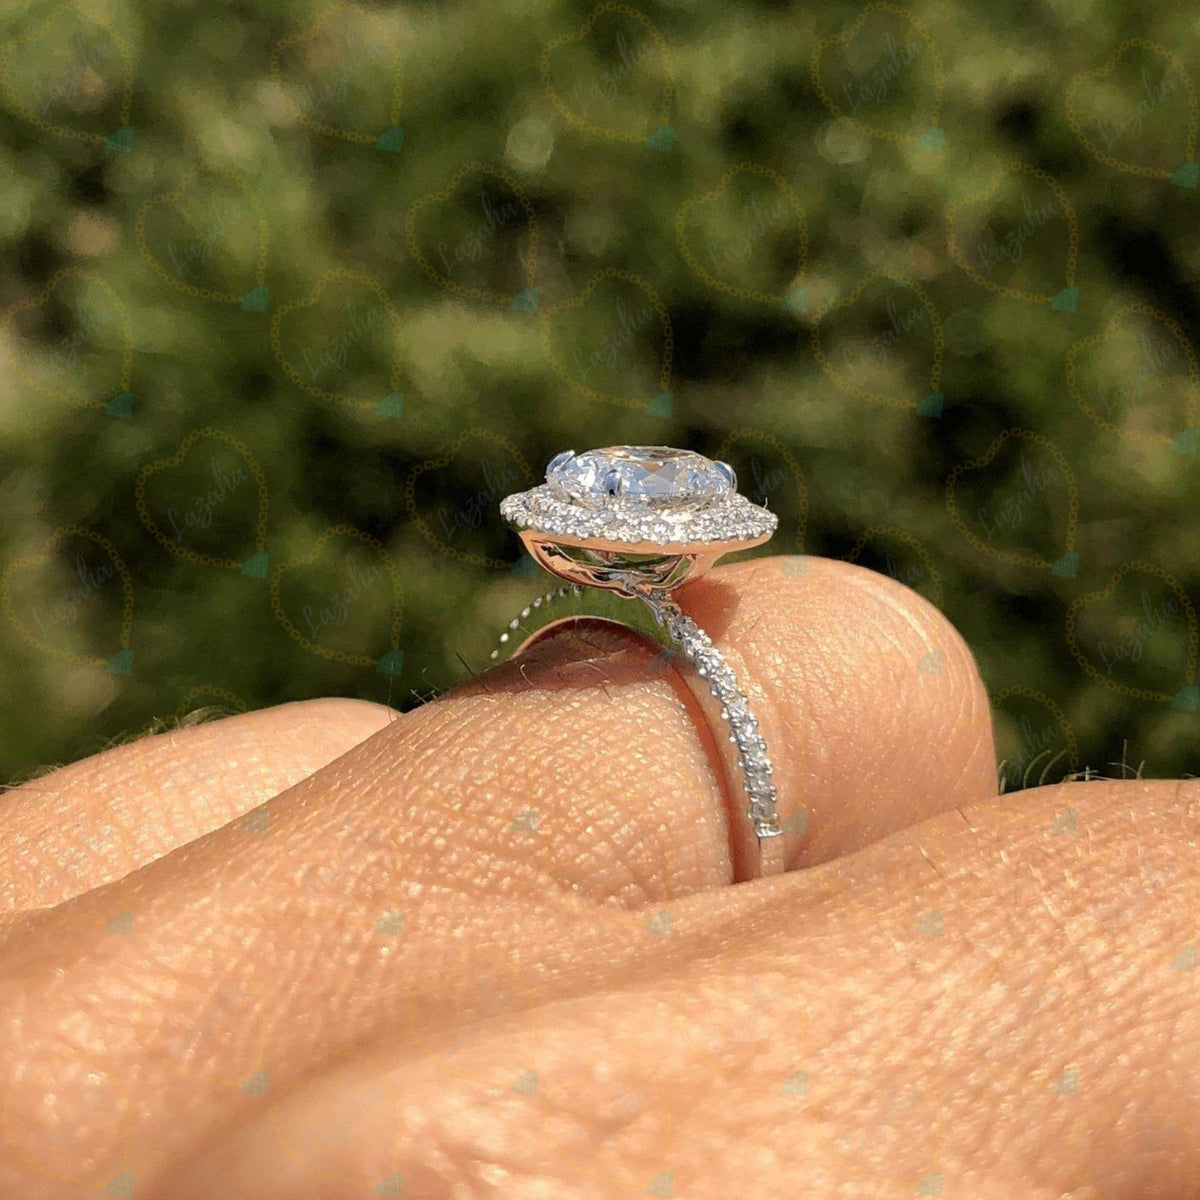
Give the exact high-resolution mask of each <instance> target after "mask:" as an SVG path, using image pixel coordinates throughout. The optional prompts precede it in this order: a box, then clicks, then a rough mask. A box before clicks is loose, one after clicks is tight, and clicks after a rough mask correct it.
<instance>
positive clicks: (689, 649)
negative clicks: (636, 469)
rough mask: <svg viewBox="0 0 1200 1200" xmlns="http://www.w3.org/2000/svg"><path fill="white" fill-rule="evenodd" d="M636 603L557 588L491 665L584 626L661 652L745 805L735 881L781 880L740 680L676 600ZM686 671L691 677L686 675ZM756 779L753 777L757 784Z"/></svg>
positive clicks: (508, 636) (530, 610)
mask: <svg viewBox="0 0 1200 1200" xmlns="http://www.w3.org/2000/svg"><path fill="white" fill-rule="evenodd" d="M639 598H640V599H641V600H643V601H644V603H634V602H632V601H631V600H630V599H625V598H622V597H620V596H619V595H618V594H617V593H615V592H612V591H604V590H601V589H595V588H587V589H586V592H585V591H584V589H582V588H580V587H579V586H578V585H571V584H568V585H566V586H562V587H558V588H554V589H552V590H550V591H548V592H546V593H544V594H543V595H541V596H539V597H537V598H536V600H534V601H533V602H532V603H531V604H530V605H528V606H527V607H526V608H525V609H524V610H522V613H521V615H520V617H519V618H517V619H515V620H513V621H510V622H509V631H508V632H506V633H505V634H504V635H503V636H502V638H501V647H500V649H499V650H495V651H493V652H492V658H493V661H503V660H505V659H507V658H510V657H517V656H519V655H520V654H521V653H522V652H523V651H524V650H526V649H527V648H528V647H529V646H530V645H532V644H533V643H534V642H536V641H540V640H541V639H542V638H543V637H545V636H546V635H547V634H548V633H549V632H550V631H551V630H552V629H556V628H561V627H562V626H564V625H569V624H571V623H573V622H582V621H587V622H589V623H591V622H597V621H600V622H606V623H609V624H614V625H617V626H620V627H623V628H626V629H630V630H632V631H633V632H635V633H638V634H640V635H642V636H643V637H645V638H646V639H647V640H649V641H650V642H652V643H653V644H655V645H657V646H658V647H659V648H660V649H661V651H663V659H662V661H663V665H664V666H665V665H666V664H667V663H669V664H670V665H671V666H672V667H673V668H674V669H675V670H676V671H677V672H678V673H679V675H680V677H681V678H682V679H683V680H684V682H685V684H686V686H687V687H688V688H689V690H690V691H691V693H692V695H693V697H694V698H695V700H696V701H697V702H698V703H699V705H700V707H701V708H702V709H704V710H705V718H706V721H705V723H706V724H707V725H708V728H709V731H710V732H711V733H713V734H714V740H715V741H716V743H717V744H718V750H719V751H720V753H721V759H722V771H723V774H724V777H725V785H726V786H725V789H724V790H725V791H726V793H727V794H728V795H731V796H734V797H740V801H741V802H740V803H739V801H738V800H737V799H735V800H734V802H733V804H731V806H730V807H731V809H732V810H733V811H731V812H730V814H729V819H730V825H731V829H730V833H731V835H732V847H733V849H734V852H735V878H736V879H740V880H745V879H753V878H756V877H758V876H769V875H776V874H780V873H781V872H782V871H783V870H784V867H785V853H786V851H785V839H784V836H783V835H782V830H781V827H780V824H779V820H778V817H777V815H776V813H775V804H774V801H775V796H774V788H773V787H771V785H770V782H769V776H767V775H765V774H763V771H764V764H765V771H766V772H769V771H770V765H769V759H767V757H766V745H765V743H764V742H763V741H762V738H761V735H759V734H758V732H757V722H756V721H755V720H754V717H753V715H752V714H751V713H750V711H749V709H748V707H747V702H746V698H745V696H744V693H743V692H742V690H741V688H740V684H739V682H738V680H737V677H736V676H735V675H734V673H733V672H732V670H731V669H730V668H729V667H728V666H727V665H726V664H725V663H724V660H723V658H722V657H721V655H720V653H719V651H717V650H716V648H715V647H713V645H712V642H711V640H710V639H709V638H708V637H707V635H706V634H704V632H703V630H701V629H699V627H698V626H696V625H695V623H694V622H692V621H691V620H690V618H688V617H687V616H686V615H685V614H683V613H682V611H681V610H679V608H678V607H677V606H676V605H675V604H674V602H673V601H672V600H670V599H669V598H668V597H667V596H665V595H659V596H647V595H641V596H639ZM514 635H515V636H514ZM656 661H658V660H657V659H656ZM689 666H690V667H691V669H689V670H684V669H683V668H685V667H689ZM701 683H704V684H706V685H707V686H706V687H702V686H700V684H701ZM751 771H754V772H756V773H755V774H754V775H753V776H752V775H751V774H750V772H751ZM739 775H740V776H741V779H740V781H739ZM764 788H765V789H766V791H765V793H764Z"/></svg>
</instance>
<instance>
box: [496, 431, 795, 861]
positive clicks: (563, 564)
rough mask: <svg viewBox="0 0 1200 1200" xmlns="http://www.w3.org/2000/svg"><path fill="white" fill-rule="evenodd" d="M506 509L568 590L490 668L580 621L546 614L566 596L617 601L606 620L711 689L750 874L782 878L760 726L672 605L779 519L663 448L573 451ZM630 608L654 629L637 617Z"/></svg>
mask: <svg viewBox="0 0 1200 1200" xmlns="http://www.w3.org/2000/svg"><path fill="white" fill-rule="evenodd" d="M500 512H501V515H502V516H503V517H504V518H505V519H506V520H507V521H508V522H509V524H510V525H511V526H512V527H513V528H514V529H516V530H517V532H518V533H519V534H520V536H521V540H522V541H523V542H524V543H525V547H526V549H527V550H528V551H529V553H530V555H531V556H532V557H533V559H534V560H535V561H536V562H537V563H539V564H540V565H541V566H543V567H544V568H545V569H546V570H547V571H549V572H551V573H552V574H553V575H556V576H558V577H559V578H560V579H563V580H565V581H566V583H565V585H564V586H561V587H559V588H557V589H556V590H552V591H549V592H546V593H545V594H544V595H541V596H538V597H537V598H536V599H535V600H534V601H533V602H532V603H531V604H530V605H529V606H528V607H526V608H525V609H524V610H523V611H522V612H521V614H520V616H519V617H516V618H514V619H513V620H512V621H510V622H509V628H508V631H507V632H505V633H504V634H502V635H501V637H500V643H501V644H500V647H499V648H498V649H496V650H494V651H492V658H493V660H500V659H503V658H507V657H509V656H510V655H515V654H518V653H520V650H521V649H522V647H524V646H525V645H528V644H529V642H530V641H531V640H532V639H533V638H534V637H540V636H542V635H543V634H544V633H545V631H546V629H548V628H550V627H551V625H555V626H556V625H559V624H562V623H563V621H571V620H578V619H580V617H578V616H573V617H566V618H561V617H560V618H558V619H553V617H552V616H551V614H550V613H547V612H546V610H547V608H548V607H549V608H551V609H552V610H553V613H554V614H557V613H558V612H560V611H561V609H562V607H563V601H564V600H566V599H567V598H570V597H588V598H591V600H592V601H598V600H599V598H600V597H602V596H606V595H613V596H615V597H617V598H618V599H619V600H620V601H621V602H622V603H620V604H619V605H618V606H616V607H619V608H621V609H622V610H624V611H623V612H622V613H621V615H620V616H619V617H616V618H610V617H607V616H603V617H602V619H616V620H618V622H619V623H620V624H622V625H629V626H632V627H633V628H635V629H638V630H639V631H640V632H643V633H648V634H650V635H651V636H652V637H654V638H655V640H656V641H657V642H658V643H659V644H660V645H662V646H663V647H665V648H668V649H672V648H674V649H677V650H678V651H680V652H682V654H683V656H684V657H685V658H686V659H687V660H688V661H689V662H690V663H691V665H692V666H693V668H694V669H695V673H696V675H698V676H699V677H700V678H701V679H703V680H704V682H705V684H706V685H707V689H708V691H709V692H710V693H711V695H712V697H713V700H714V701H715V702H716V705H719V715H720V719H721V720H722V721H723V722H725V723H726V724H727V725H728V729H729V738H728V742H729V745H730V746H731V747H732V748H734V749H731V750H730V751H729V753H728V755H727V766H728V765H729V762H728V760H729V759H732V760H734V761H733V765H734V766H736V772H737V774H738V776H740V779H741V790H742V791H743V792H744V795H745V810H744V812H745V819H746V822H747V823H748V830H749V831H750V832H752V833H753V835H754V838H755V839H756V842H757V849H758V869H757V871H751V872H750V873H751V874H755V873H756V874H762V875H767V874H774V873H776V872H778V871H780V870H782V867H783V853H782V841H781V840H780V836H781V834H782V833H783V829H782V827H781V825H780V821H779V814H778V813H777V811H776V794H775V786H774V784H773V783H772V782H771V760H770V757H769V756H768V753H767V745H766V742H765V741H764V739H763V736H762V734H761V733H760V732H759V728H758V722H757V721H756V720H755V717H754V714H753V713H752V712H751V710H750V704H749V701H748V700H747V698H746V694H745V692H744V691H743V690H742V687H741V685H740V684H739V682H738V679H737V676H736V675H735V674H734V672H733V670H732V669H731V668H730V667H729V665H728V664H727V663H726V662H725V659H724V657H723V656H722V654H721V652H720V651H719V650H718V649H717V648H716V647H715V646H714V645H713V643H712V639H711V638H710V637H709V636H708V634H706V633H705V632H704V630H703V629H701V628H700V627H699V626H698V625H697V624H696V623H695V622H694V621H693V620H692V619H691V618H690V617H688V616H687V615H686V614H685V613H684V612H683V611H682V610H681V609H680V608H679V606H678V605H677V604H676V603H675V602H674V600H672V599H671V593H672V592H673V591H674V590H675V588H677V587H680V586H681V585H683V584H684V583H687V582H689V581H690V580H693V579H698V578H699V577H700V576H701V575H703V574H705V572H707V571H709V570H711V569H712V567H713V566H714V565H715V564H716V562H717V560H718V559H719V558H720V557H721V556H722V555H724V554H729V553H731V552H732V551H735V550H748V549H750V548H751V547H753V546H760V545H762V544H763V543H764V542H766V541H767V540H768V539H769V538H770V537H771V534H772V533H774V531H775V526H776V524H777V523H778V521H777V518H776V517H775V515H774V514H773V513H772V512H770V511H769V510H767V509H766V508H763V507H761V506H760V505H757V504H753V503H751V501H750V500H748V499H746V497H745V496H741V495H739V494H738V491H737V478H736V476H735V475H734V471H733V468H732V467H730V466H729V464H728V463H723V462H713V461H712V460H710V459H707V458H705V457H704V456H703V455H701V454H695V453H692V452H691V451H688V450H673V449H671V448H670V447H668V446H609V447H608V448H606V449H603V450H588V451H585V452H584V453H583V454H576V453H575V451H573V450H566V451H564V452H563V453H562V454H558V455H556V456H555V457H554V458H553V459H552V460H551V462H550V465H549V466H548V467H547V469H546V482H545V483H544V484H542V485H540V486H539V487H535V488H532V489H531V490H530V491H527V492H517V493H515V494H513V495H511V496H507V497H505V499H504V500H502V501H501V503H500ZM584 589H600V591H599V592H597V591H588V592H586V593H585V592H584ZM630 601H632V602H633V603H632V604H630V603H628V602H630ZM639 602H640V603H639ZM599 607H604V606H602V605H597V604H596V603H592V604H591V611H590V612H589V614H588V615H589V617H591V618H593V619H594V617H595V616H596V615H597V613H598V609H599ZM607 607H609V608H612V607H614V606H611V605H610V606H607ZM635 611H637V612H640V613H648V614H649V615H650V616H651V617H652V618H653V620H646V621H639V620H636V619H631V618H632V616H633V613H634V612H635ZM543 615H544V616H546V617H548V618H551V619H550V623H549V624H541V622H542V618H543ZM531 622H532V624H531ZM535 626H537V627H536V628H535ZM521 633H524V634H525V636H524V638H523V639H522V640H521V641H520V642H519V643H518V640H517V637H518V635H519V634H521ZM734 751H736V753H735V752H734Z"/></svg>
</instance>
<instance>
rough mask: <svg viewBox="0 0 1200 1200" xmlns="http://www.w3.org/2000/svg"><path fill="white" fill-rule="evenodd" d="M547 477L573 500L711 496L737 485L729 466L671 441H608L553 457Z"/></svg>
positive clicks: (668, 498) (665, 498) (553, 485)
mask: <svg viewBox="0 0 1200 1200" xmlns="http://www.w3.org/2000/svg"><path fill="white" fill-rule="evenodd" d="M546 482H547V483H548V484H549V485H550V486H551V488H553V489H554V490H555V491H557V492H560V493H563V494H565V495H568V496H571V497H572V498H574V499H576V500H607V499H609V498H611V497H618V498H621V499H634V498H637V499H642V500H698V499H709V498H712V497H715V496H720V495H723V494H724V493H726V492H730V491H732V490H733V489H734V486H735V485H736V482H737V480H736V478H735V477H734V473H733V468H732V467H730V466H729V465H728V464H726V463H716V462H713V461H712V459H709V458H705V457H704V455H703V454H696V453H695V452H693V451H691V450H675V449H673V448H672V447H670V446H608V447H605V448H604V449H603V450H585V451H584V452H583V453H582V454H575V453H573V452H572V451H567V452H565V453H563V454H560V455H558V456H557V457H556V458H554V459H552V460H551V462H550V465H549V467H547V469H546Z"/></svg>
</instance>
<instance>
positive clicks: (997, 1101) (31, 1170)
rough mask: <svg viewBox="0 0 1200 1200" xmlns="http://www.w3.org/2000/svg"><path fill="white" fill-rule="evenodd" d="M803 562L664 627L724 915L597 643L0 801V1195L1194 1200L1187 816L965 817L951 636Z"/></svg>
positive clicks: (66, 775)
mask: <svg viewBox="0 0 1200 1200" xmlns="http://www.w3.org/2000/svg"><path fill="white" fill-rule="evenodd" d="M804 561H805V562H806V569H805V570H804V571H803V573H797V572H796V571H795V569H794V566H795V562H796V560H780V559H758V560H755V561H753V562H750V563H743V564H738V565H734V566H731V567H728V568H723V569H720V570H718V571H717V572H715V573H714V575H713V576H711V577H710V578H709V579H706V580H703V581H700V582H698V583H696V584H694V585H691V586H690V587H688V588H687V589H685V590H684V591H683V592H682V594H681V596H680V601H681V604H682V605H683V607H684V608H685V609H686V610H687V611H688V612H689V613H691V614H692V615H693V616H694V617H695V618H696V619H697V620H698V621H699V622H700V623H701V624H702V625H704V626H705V628H707V629H708V630H709V632H710V633H711V634H712V636H713V638H714V640H715V641H716V642H717V644H718V645H719V646H720V648H721V649H722V651H723V652H724V653H725V654H726V656H727V658H728V659H729V661H730V663H731V665H732V666H733V667H734V668H735V670H737V671H738V673H739V675H740V676H741V677H742V678H743V680H744V681H745V682H746V683H747V684H748V685H749V686H750V687H751V689H752V694H753V699H754V702H755V706H756V711H757V714H758V716H759V720H760V725H761V726H762V729H763V732H764V735H765V736H766V738H767V740H768V744H769V746H770V747H771V749H772V753H773V757H774V760H775V764H776V784H777V787H778V790H779V793H780V808H781V812H782V814H783V815H784V817H785V820H789V818H790V820H789V824H788V827H789V828H791V829H793V830H796V832H794V833H792V834H790V835H789V836H788V837H787V839H786V840H787V855H788V864H789V867H790V868H792V869H791V870H790V871H789V873H788V874H786V875H784V876H783V877H781V878H774V879H763V880H756V881H752V882H747V883H738V884H734V883H733V880H734V879H735V877H736V870H737V862H738V856H739V854H740V850H739V844H740V839H741V825H740V817H739V816H738V814H737V813H736V811H731V809H735V808H736V795H734V794H731V792H730V789H729V787H728V785H727V783H726V782H725V781H724V777H723V775H724V773H723V770H722V766H721V758H720V754H719V753H718V748H717V743H716V741H715V739H714V735H713V731H712V727H711V726H710V725H709V723H708V718H707V716H706V715H705V712H704V711H703V710H702V708H701V706H699V705H698V704H697V702H696V700H695V694H696V693H695V691H694V689H693V683H694V681H689V680H688V679H686V678H684V677H682V676H679V675H677V674H676V673H674V672H673V671H666V670H664V669H663V668H662V660H661V658H656V657H655V655H654V652H653V650H652V649H651V648H648V647H646V646H645V645H643V644H642V643H641V642H640V641H639V640H638V639H637V638H635V637H633V636H632V635H628V634H621V633H620V632H618V631H614V630H613V629H612V628H611V627H589V626H581V627H579V628H577V629H575V630H573V631H570V632H560V633H559V634H558V635H557V636H553V637H550V638H547V639H545V640H544V641H541V642H539V643H537V644H536V645H535V646H534V647H532V648H531V649H530V651H529V652H528V653H527V654H525V655H523V656H522V657H521V659H520V660H519V661H517V662H515V663H512V664H509V665H507V666H505V667H503V668H500V669H499V670H497V671H494V672H491V673H489V674H488V675H486V676H484V677H482V678H480V679H479V680H477V681H475V682H474V683H472V684H471V685H470V686H468V687H465V688H463V689H460V690H458V691H456V692H454V693H451V694H449V695H447V696H445V697H442V698H440V699H439V700H437V701H435V702H433V703H431V704H428V705H426V706H424V707H423V708H420V709H417V710H415V711H413V712H411V713H408V714H405V715H403V716H398V715H396V714H393V713H390V712H389V711H388V710H386V709H380V708H378V707H376V706H371V705H362V704H356V703H352V702H343V701H322V702H318V703H315V704H302V705H288V706H284V707H283V708H280V709H274V710H269V711H267V712H263V713H256V714H250V715H247V716H244V717H237V718H231V719H229V720H227V721H222V722H217V723H214V724H211V725H207V726H202V727H199V728H196V729H191V730H184V731H180V732H178V733H175V734H172V735H163V736H159V737H154V738H148V739H145V740H144V741H142V742H139V743H136V744H134V745H131V746H127V747H122V748H121V749H120V750H117V751H111V752H109V753H107V754H104V755H99V756H97V757H95V758H93V759H89V760H87V761H86V762H83V763H79V764H76V765H74V766H72V767H70V768H66V769H65V770H63V771H60V772H56V773H55V774H52V775H50V776H47V777H45V778H43V779H39V780H36V781H34V782H32V783H30V784H27V785H25V786H23V787H21V788H18V789H16V790H14V791H13V792H11V793H9V794H8V795H7V796H6V797H3V798H2V799H0V830H2V832H3V839H4V849H3V851H2V852H0V866H3V869H4V874H5V878H6V883H5V887H6V891H4V892H3V893H0V895H3V896H4V898H5V900H6V906H7V912H6V914H5V915H4V916H3V917H0V1062H3V1063H4V1064H5V1070H4V1072H3V1080H2V1081H0V1194H2V1195H5V1196H8V1195H13V1196H17V1195H19V1196H21V1197H22V1198H23V1200H40V1198H43V1197H68V1196H70V1197H75V1196H80V1195H86V1194H96V1195H104V1194H105V1193H106V1191H107V1193H108V1194H118V1195H120V1194H132V1195H135V1196H138V1197H143V1196H145V1197H172V1198H173V1200H201V1198H209V1197H213V1198H215V1197H227V1196H255V1197H275V1196H279V1197H288V1198H289V1200H290V1198H294V1197H323V1198H324V1197H329V1198H331V1200H332V1198H341V1197H350V1196H364V1197H370V1196H381V1195H382V1196H403V1197H405V1200H410V1198H411V1197H417V1198H419V1200H467V1198H470V1200H474V1198H475V1197H493V1196H495V1197H501V1196H503V1197H518V1198H521V1200H524V1198H527V1197H528V1198H530V1200H533V1198H540V1197H547V1198H549V1197H554V1198H555V1200H563V1198H573V1197H581V1198H582V1197H609V1196H612V1197H619V1196H641V1195H647V1194H649V1195H672V1196H678V1197H686V1198H688V1200H706V1198H708V1197H712V1198H714V1200H715V1198H717V1197H728V1196H731V1195H740V1194H748V1195H751V1196H754V1197H777V1196H778V1197H791V1196H795V1195H813V1196H830V1197H842V1196H845V1197H859V1196H862V1197H891V1196H896V1197H900V1196H904V1197H911V1196H913V1195H918V1196H920V1195H944V1196H948V1197H950V1196H964V1197H974V1198H979V1200H993V1198H995V1200H1000V1198H1007V1197H1022V1198H1028V1197H1034V1198H1036V1200H1043V1198H1055V1197H1060V1196H1073V1197H1076V1198H1078V1200H1083V1198H1095V1200H1124V1198H1126V1197H1129V1198H1131V1200H1132V1198H1133V1197H1137V1198H1138V1200H1150V1198H1156V1197H1163V1198H1166V1197H1172V1198H1174V1197H1190V1196H1197V1195H1200V1183H1198V1181H1200V1146H1198V1145H1197V1138H1198V1137H1200V1135H1198V1134H1197V1133H1196V1128H1197V1122H1196V1121H1195V1119H1194V1113H1195V1112H1196V1111H1197V1107H1198V1102H1200V1095H1198V1094H1197V1092H1198V1090H1200V1085H1198V1084H1197V1079H1198V1078H1200V1073H1198V1072H1197V1070H1196V1067H1197V1061H1196V1060H1197V1051H1196V1049H1195V1047H1196V1046H1197V1045H1198V1044H1200V1009H1198V1006H1197V1004H1196V988H1197V977H1198V974H1200V972H1198V971H1197V969H1196V941H1197V928H1196V926H1197V916H1196V914H1197V911H1200V910H1198V906H1197V899H1198V894H1200V887H1198V886H1197V885H1198V883H1200V875H1198V872H1197V868H1196V865H1195V864H1196V861H1197V858H1196V845H1195V841H1196V833H1197V827H1198V825H1200V806H1198V804H1197V801H1198V800H1200V789H1198V788H1197V785H1196V784H1195V783H1193V782H1175V781H1156V782H1141V781H1129V782H1124V783H1116V782H1091V783H1086V784H1068V785H1061V786H1057V787H1050V788H1041V789H1035V790H1032V791H1026V792H1021V793H1018V794H1016V795H1012V796H1006V797H997V796H996V795H995V783H994V781H995V768H994V751H993V745H992V736H991V728H990V717H989V709H988V703H987V698H986V695H985V694H984V691H983V688H982V686H981V683H980V680H979V678H978V675H977V672H976V670H975V666H974V663H973V660H972V657H971V654H970V652H969V651H968V650H967V648H966V647H965V646H964V645H963V643H962V641H961V639H960V638H959V637H958V636H957V634H956V633H955V632H954V630H953V629H952V628H951V627H950V626H949V625H948V624H947V623H946V622H945V620H944V619H943V618H942V617H941V616H940V615H939V614H938V613H937V612H936V611H935V610H934V609H933V608H932V607H930V606H929V605H928V604H927V603H926V602H925V601H923V600H922V599H921V598H920V597H918V596H916V595H915V594H914V593H912V592H910V591H908V590H907V589H904V588H903V587H901V586H900V585H898V584H896V583H894V582H893V581H891V580H889V579H886V578H885V577H882V576H879V575H876V574H874V573H871V572H868V571H864V570H862V569H860V568H857V567H854V566H850V565H847V564H842V563H833V562H827V561H824V560H819V559H807V560H804ZM799 868H804V869H799ZM124 1173H128V1174H127V1175H126V1174H124ZM114 1188H116V1189H117V1190H115V1191H114V1190H113V1189H114ZM121 1189H128V1190H121Z"/></svg>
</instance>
